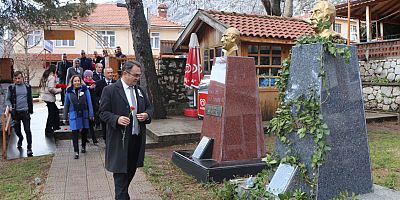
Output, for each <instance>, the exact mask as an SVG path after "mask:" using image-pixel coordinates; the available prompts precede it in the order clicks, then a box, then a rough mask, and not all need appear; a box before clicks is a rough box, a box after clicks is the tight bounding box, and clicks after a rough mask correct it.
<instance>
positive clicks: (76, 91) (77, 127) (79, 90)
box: [64, 75, 94, 159]
mask: <svg viewBox="0 0 400 200" xmlns="http://www.w3.org/2000/svg"><path fill="white" fill-rule="evenodd" d="M64 117H65V119H67V117H68V119H69V127H70V129H71V131H72V143H73V145H74V152H75V159H78V158H79V146H78V138H79V135H78V134H79V132H80V133H81V136H82V137H81V138H82V151H81V152H82V153H86V141H87V132H88V128H89V119H90V120H94V114H93V107H92V99H91V98H90V93H89V89H88V88H87V87H86V85H85V84H84V83H83V80H82V78H81V77H80V76H79V75H73V76H72V77H71V79H70V82H69V87H68V88H67V90H66V93H65V102H64Z"/></svg>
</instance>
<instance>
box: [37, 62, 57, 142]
mask: <svg viewBox="0 0 400 200" xmlns="http://www.w3.org/2000/svg"><path fill="white" fill-rule="evenodd" d="M55 73H56V66H55V65H50V66H49V68H48V69H47V70H46V71H44V72H43V75H42V78H41V79H40V83H39V87H40V97H41V98H42V100H43V101H44V102H45V103H46V105H47V111H48V115H47V122H46V129H45V135H46V136H48V137H50V136H53V133H54V131H55V130H59V129H60V117H59V114H58V107H57V105H56V103H55V102H56V94H58V93H60V92H61V88H56V84H55Z"/></svg>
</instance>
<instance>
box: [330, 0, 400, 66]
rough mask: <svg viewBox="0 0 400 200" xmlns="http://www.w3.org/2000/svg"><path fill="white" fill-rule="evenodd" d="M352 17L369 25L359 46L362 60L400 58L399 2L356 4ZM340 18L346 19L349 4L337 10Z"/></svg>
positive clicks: (383, 0) (360, 0)
mask: <svg viewBox="0 0 400 200" xmlns="http://www.w3.org/2000/svg"><path fill="white" fill-rule="evenodd" d="M350 8H351V9H350V11H351V12H350V16H351V18H353V19H357V20H359V21H364V20H365V24H366V26H365V27H366V30H365V32H366V33H365V37H363V38H361V40H362V41H363V42H361V43H359V44H357V47H358V56H359V58H360V59H366V60H368V59H378V58H387V57H399V56H400V2H399V1H393V0H356V1H352V2H351V4H350ZM336 13H337V15H338V16H343V17H344V16H347V3H344V4H339V5H337V6H336Z"/></svg>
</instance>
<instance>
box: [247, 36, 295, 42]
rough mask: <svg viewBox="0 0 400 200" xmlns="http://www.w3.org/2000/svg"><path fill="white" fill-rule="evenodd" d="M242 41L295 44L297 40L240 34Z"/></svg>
mask: <svg viewBox="0 0 400 200" xmlns="http://www.w3.org/2000/svg"><path fill="white" fill-rule="evenodd" d="M240 40H241V41H242V42H254V43H271V44H294V43H295V41H294V40H291V39H277V38H259V37H249V36H240Z"/></svg>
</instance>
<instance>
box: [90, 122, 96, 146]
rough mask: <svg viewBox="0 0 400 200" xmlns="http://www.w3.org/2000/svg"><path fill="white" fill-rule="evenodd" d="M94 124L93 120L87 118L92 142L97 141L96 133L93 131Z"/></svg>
mask: <svg viewBox="0 0 400 200" xmlns="http://www.w3.org/2000/svg"><path fill="white" fill-rule="evenodd" d="M94 124H95V122H94V121H93V120H89V133H90V135H91V136H92V142H93V143H97V138H96V134H95V132H94Z"/></svg>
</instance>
